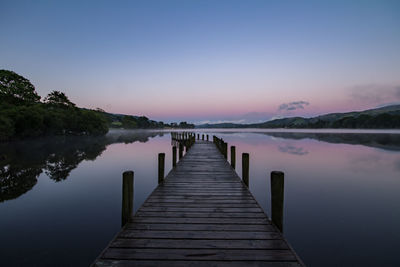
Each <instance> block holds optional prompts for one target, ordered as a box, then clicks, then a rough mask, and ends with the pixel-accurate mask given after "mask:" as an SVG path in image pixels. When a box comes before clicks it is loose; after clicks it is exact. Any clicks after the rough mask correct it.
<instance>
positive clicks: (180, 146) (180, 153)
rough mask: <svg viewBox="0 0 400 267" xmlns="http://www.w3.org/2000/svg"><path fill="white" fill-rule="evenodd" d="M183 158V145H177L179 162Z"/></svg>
mask: <svg viewBox="0 0 400 267" xmlns="http://www.w3.org/2000/svg"><path fill="white" fill-rule="evenodd" d="M182 157H183V145H182V144H181V143H179V160H180V159H181V158H182Z"/></svg>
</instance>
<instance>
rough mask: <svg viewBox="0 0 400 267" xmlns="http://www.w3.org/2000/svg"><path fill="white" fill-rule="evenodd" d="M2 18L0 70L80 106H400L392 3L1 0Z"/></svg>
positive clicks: (243, 116) (193, 109)
mask: <svg viewBox="0 0 400 267" xmlns="http://www.w3.org/2000/svg"><path fill="white" fill-rule="evenodd" d="M0 14H1V15H0V25H1V37H0V69H9V70H13V71H15V72H17V73H19V74H21V75H23V76H24V77H26V78H28V79H29V80H30V81H31V82H32V83H33V84H34V85H35V86H36V90H37V91H38V93H39V94H40V95H41V96H42V97H44V96H45V95H46V94H47V93H49V92H50V91H52V90H60V91H63V92H65V93H66V94H67V95H68V96H69V98H70V99H71V100H72V101H73V102H74V103H76V104H77V105H78V106H81V107H88V108H96V107H100V108H103V109H105V110H106V111H108V112H113V113H124V114H132V115H145V116H148V117H149V118H151V119H155V120H163V121H175V120H179V121H180V120H187V121H190V122H203V121H213V122H216V121H226V120H228V121H241V122H250V121H266V120H268V119H270V118H275V117H282V116H293V115H301V116H313V115H318V114H322V113H328V112H336V111H351V110H361V109H368V108H373V107H376V106H379V105H383V104H387V103H397V102H400V1H396V0H395V1H385V0H380V1H379V0H376V1H368V0H365V1H362V0H359V1H339V0H336V1H281V0H280V1H268V0H265V1H244V0H243V1H234V0H229V1H223V0H213V1H206V0H205V1H200V0H199V1H195V0H192V1H191V0H181V1H168V0H164V1H151V0H150V1H40V0H38V1H18V0H0ZM292 102H297V103H292Z"/></svg>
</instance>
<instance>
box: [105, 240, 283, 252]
mask: <svg viewBox="0 0 400 267" xmlns="http://www.w3.org/2000/svg"><path fill="white" fill-rule="evenodd" d="M110 247H113V248H166V247H168V248H187V249H195V248H199V249H217V248H219V249H289V247H288V245H287V244H286V242H285V241H283V240H235V241H234V242H232V240H213V241H212V242H210V241H209V240H201V239H127V238H117V239H116V240H115V241H114V242H112V244H111V245H110Z"/></svg>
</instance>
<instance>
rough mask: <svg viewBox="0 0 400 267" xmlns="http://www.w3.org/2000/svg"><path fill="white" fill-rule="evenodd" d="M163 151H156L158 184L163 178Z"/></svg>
mask: <svg viewBox="0 0 400 267" xmlns="http://www.w3.org/2000/svg"><path fill="white" fill-rule="evenodd" d="M164 168H165V153H158V184H161V183H162V182H163V180H164Z"/></svg>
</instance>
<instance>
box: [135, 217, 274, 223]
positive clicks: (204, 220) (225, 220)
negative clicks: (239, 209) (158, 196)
mask: <svg viewBox="0 0 400 267" xmlns="http://www.w3.org/2000/svg"><path fill="white" fill-rule="evenodd" d="M132 222H140V223H157V222H158V223H191V224H210V223H212V224H271V222H270V221H269V220H267V219H260V218H257V219H254V218H165V217H136V216H135V217H134V218H133V219H132Z"/></svg>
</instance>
